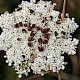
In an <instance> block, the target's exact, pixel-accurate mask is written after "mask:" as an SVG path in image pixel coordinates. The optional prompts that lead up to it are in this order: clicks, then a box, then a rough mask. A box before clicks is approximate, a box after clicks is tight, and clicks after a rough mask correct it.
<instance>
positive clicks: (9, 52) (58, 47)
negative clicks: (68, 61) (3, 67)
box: [0, 0, 79, 78]
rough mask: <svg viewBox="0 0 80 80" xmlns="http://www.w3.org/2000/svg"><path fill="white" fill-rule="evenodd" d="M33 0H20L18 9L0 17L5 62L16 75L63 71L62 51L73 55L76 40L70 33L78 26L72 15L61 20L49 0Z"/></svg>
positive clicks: (0, 47) (1, 46)
mask: <svg viewBox="0 0 80 80" xmlns="http://www.w3.org/2000/svg"><path fill="white" fill-rule="evenodd" d="M35 2H36V1H35V0H31V1H30V2H27V1H22V3H21V4H20V5H19V7H20V8H22V9H21V10H19V11H15V12H13V13H10V14H9V13H8V12H5V13H4V14H1V16H0V27H1V28H2V30H3V32H2V33H1V35H0V50H4V51H6V55H4V58H7V60H6V63H8V66H11V65H13V68H14V69H15V70H16V73H17V74H18V75H19V78H21V77H22V74H24V75H26V76H28V73H29V72H31V71H33V73H34V74H41V75H42V76H43V75H44V74H43V72H45V71H48V70H51V71H52V72H59V70H61V69H62V70H64V69H65V62H64V56H62V54H64V53H67V54H69V55H74V54H76V48H77V44H78V42H79V40H78V39H76V38H73V37H72V35H71V34H72V33H73V32H74V31H75V30H76V29H77V28H78V27H79V26H78V25H77V23H75V21H74V18H72V19H70V18H69V16H66V18H65V19H64V22H62V20H61V13H60V12H58V11H56V10H55V9H54V5H52V4H51V1H39V2H38V3H35Z"/></svg>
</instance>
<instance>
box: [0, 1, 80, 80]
mask: <svg viewBox="0 0 80 80" xmlns="http://www.w3.org/2000/svg"><path fill="white" fill-rule="evenodd" d="M21 1H22V0H0V14H2V13H4V12H5V11H9V12H10V13H11V12H13V11H14V10H15V8H17V6H18V4H20V3H21ZM52 2H56V3H57V6H56V7H55V9H56V10H58V11H60V12H61V11H62V4H63V0H52ZM66 12H67V13H69V14H70V17H75V21H76V22H77V23H78V25H80V0H67V5H66ZM0 32H1V29H0ZM73 37H76V38H78V39H79V40H80V27H79V28H78V29H77V30H76V31H75V33H74V34H73ZM3 54H4V52H3V51H0V80H20V79H18V77H17V74H16V72H15V71H14V69H13V68H12V67H8V65H7V64H6V63H5V59H4V58H3ZM64 56H65V61H67V62H68V64H67V65H66V68H65V70H64V72H66V73H68V74H69V75H73V76H76V77H77V78H78V80H80V78H79V77H80V69H79V68H80V43H79V45H78V48H77V54H76V57H77V60H76V58H75V57H73V56H68V55H67V54H64ZM73 67H74V68H73ZM65 77H67V76H65ZM77 78H76V79H75V78H74V80H77ZM21 80H27V79H26V78H22V79H21ZM34 80H57V77H55V76H50V75H45V76H44V77H40V78H37V79H34ZM66 80H71V79H66Z"/></svg>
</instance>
